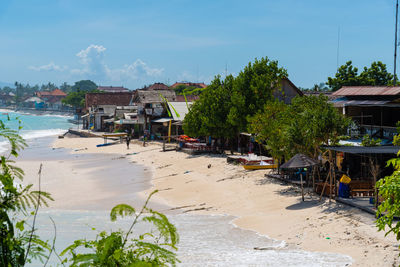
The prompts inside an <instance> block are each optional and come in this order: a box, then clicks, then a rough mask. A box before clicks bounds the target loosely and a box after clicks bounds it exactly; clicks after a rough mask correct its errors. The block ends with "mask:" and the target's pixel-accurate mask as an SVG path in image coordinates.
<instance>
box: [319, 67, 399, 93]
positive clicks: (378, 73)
mask: <svg viewBox="0 0 400 267" xmlns="http://www.w3.org/2000/svg"><path fill="white" fill-rule="evenodd" d="M392 80H393V75H392V74H390V73H389V72H388V71H387V68H386V64H383V63H382V62H381V61H377V62H372V63H371V66H370V67H369V68H367V67H364V70H363V72H361V74H360V75H358V69H357V68H356V67H353V65H352V62H351V61H347V62H346V64H344V65H342V66H340V67H339V69H338V71H337V72H336V74H335V77H334V78H331V77H328V82H327V84H328V85H329V87H330V88H331V89H332V90H333V91H336V90H338V89H340V88H341V87H342V86H358V85H371V86H375V85H391V84H392V82H393V81H392Z"/></svg>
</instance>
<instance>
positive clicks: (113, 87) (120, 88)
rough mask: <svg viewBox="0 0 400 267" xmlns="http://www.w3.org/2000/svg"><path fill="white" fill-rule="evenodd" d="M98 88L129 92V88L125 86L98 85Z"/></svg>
mask: <svg viewBox="0 0 400 267" xmlns="http://www.w3.org/2000/svg"><path fill="white" fill-rule="evenodd" d="M97 90H99V91H102V92H106V93H128V92H129V89H128V88H125V87H123V86H98V87H97Z"/></svg>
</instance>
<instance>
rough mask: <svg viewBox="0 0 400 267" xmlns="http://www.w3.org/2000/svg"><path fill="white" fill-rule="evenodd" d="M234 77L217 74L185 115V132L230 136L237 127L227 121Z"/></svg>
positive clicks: (199, 134) (196, 134)
mask: <svg viewBox="0 0 400 267" xmlns="http://www.w3.org/2000/svg"><path fill="white" fill-rule="evenodd" d="M232 82H233V77H232V76H228V77H226V78H225V80H224V81H221V79H220V77H219V76H217V77H215V79H214V80H213V81H212V82H211V84H210V85H209V86H208V87H207V88H206V89H205V90H204V92H203V94H202V95H201V96H200V99H199V100H197V101H196V102H195V103H194V104H193V105H192V107H191V109H190V111H189V113H188V114H187V115H186V116H185V120H184V125H183V127H184V129H185V133H186V134H188V135H192V136H207V135H211V136H214V137H229V136H232V135H234V134H235V129H234V128H233V127H232V126H231V125H230V124H229V123H227V119H228V114H229V109H230V94H231V93H230V92H231V90H232Z"/></svg>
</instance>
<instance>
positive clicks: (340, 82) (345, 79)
mask: <svg viewBox="0 0 400 267" xmlns="http://www.w3.org/2000/svg"><path fill="white" fill-rule="evenodd" d="M327 84H328V85H329V87H330V88H331V89H332V90H333V91H336V90H338V89H340V88H341V87H342V86H345V85H346V86H354V85H360V82H359V79H358V68H356V67H353V65H352V62H351V61H347V62H346V64H344V65H342V66H340V67H339V69H338V70H337V72H336V74H335V78H331V77H328V82H327Z"/></svg>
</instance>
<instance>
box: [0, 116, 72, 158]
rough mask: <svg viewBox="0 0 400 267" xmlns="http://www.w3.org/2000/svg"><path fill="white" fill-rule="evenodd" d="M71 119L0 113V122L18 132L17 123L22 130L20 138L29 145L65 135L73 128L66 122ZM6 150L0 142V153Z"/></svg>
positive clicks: (3, 143)
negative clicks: (37, 139)
mask: <svg viewBox="0 0 400 267" xmlns="http://www.w3.org/2000/svg"><path fill="white" fill-rule="evenodd" d="M69 119H72V117H69V116H60V115H33V114H26V113H19V112H9V111H2V112H0V120H1V121H3V122H4V124H5V125H6V126H8V127H10V128H11V129H14V130H18V126H19V121H20V122H21V126H22V129H21V130H20V134H21V136H22V137H23V138H24V139H25V140H26V141H27V142H28V143H29V142H30V141H31V140H33V139H36V138H40V137H48V136H56V135H59V134H62V133H65V131H66V130H68V129H69V128H71V127H73V124H71V123H70V122H68V120H69ZM7 149H8V144H7V142H5V141H1V140H0V153H4V152H5V151H7Z"/></svg>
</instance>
